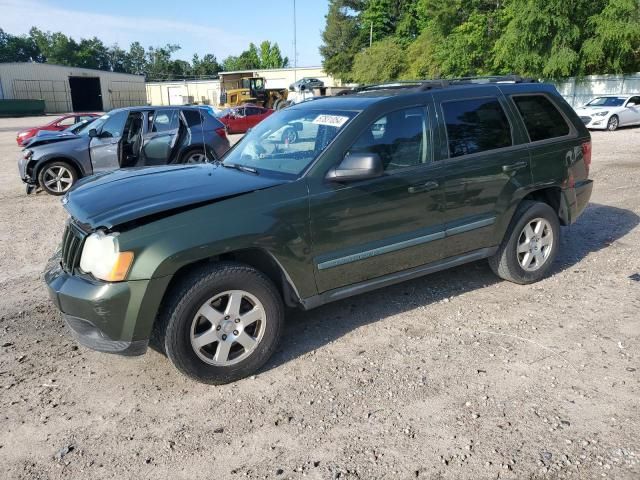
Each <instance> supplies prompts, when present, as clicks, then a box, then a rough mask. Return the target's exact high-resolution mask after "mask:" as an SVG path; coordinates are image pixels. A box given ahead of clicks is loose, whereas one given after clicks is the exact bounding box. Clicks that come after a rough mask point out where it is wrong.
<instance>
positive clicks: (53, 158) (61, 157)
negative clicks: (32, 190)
mask: <svg viewBox="0 0 640 480" xmlns="http://www.w3.org/2000/svg"><path fill="white" fill-rule="evenodd" d="M53 162H65V163H68V164H69V165H70V166H71V167H73V169H74V170H75V173H76V175H77V176H78V179H80V178H82V177H83V176H84V175H85V172H84V170H83V169H82V167H81V165H80V162H78V161H77V160H76V159H74V158H73V157H68V156H65V155H52V156H51V157H48V158H45V159H43V160H40V161H39V162H38V163H37V164H36V165H35V167H34V169H33V178H35V179H37V178H38V176H39V175H40V172H41V171H42V169H43V168H45V167H46V166H47V165H49V164H50V163H53Z"/></svg>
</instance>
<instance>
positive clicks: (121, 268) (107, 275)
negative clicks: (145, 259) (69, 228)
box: [80, 230, 133, 282]
mask: <svg viewBox="0 0 640 480" xmlns="http://www.w3.org/2000/svg"><path fill="white" fill-rule="evenodd" d="M132 263H133V252H121V251H120V248H119V246H118V237H117V235H114V234H108V235H107V234H105V233H104V232H103V231H101V230H98V231H97V232H95V233H92V234H91V235H89V236H88V237H87V239H86V241H85V242H84V247H83V249H82V256H81V257H80V268H81V269H82V271H83V272H85V273H90V274H92V275H93V276H94V277H96V278H98V279H100V280H104V281H106V282H120V281H122V280H124V279H125V278H127V274H128V273H129V269H130V268H131V264H132Z"/></svg>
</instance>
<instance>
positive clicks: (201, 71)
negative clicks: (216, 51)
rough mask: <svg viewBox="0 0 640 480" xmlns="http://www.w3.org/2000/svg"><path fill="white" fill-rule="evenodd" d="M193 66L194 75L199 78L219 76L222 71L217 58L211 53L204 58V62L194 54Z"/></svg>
mask: <svg viewBox="0 0 640 480" xmlns="http://www.w3.org/2000/svg"><path fill="white" fill-rule="evenodd" d="M191 64H192V66H193V68H192V69H193V74H194V75H197V76H211V75H217V74H218V72H219V71H220V70H221V69H222V67H221V66H220V64H219V63H218V60H217V59H216V56H215V55H213V54H211V53H207V54H206V55H205V56H204V57H202V60H200V57H199V56H198V54H194V55H193V59H192V60H191Z"/></svg>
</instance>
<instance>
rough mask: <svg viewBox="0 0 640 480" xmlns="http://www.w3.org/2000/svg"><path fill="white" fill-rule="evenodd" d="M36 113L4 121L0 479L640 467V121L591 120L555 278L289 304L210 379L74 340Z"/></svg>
mask: <svg viewBox="0 0 640 480" xmlns="http://www.w3.org/2000/svg"><path fill="white" fill-rule="evenodd" d="M35 123H38V121H37V119H33V118H31V119H29V118H23V119H0V202H1V205H2V206H1V207H0V267H1V268H0V292H1V293H2V295H0V392H1V393H0V477H3V478H11V479H20V478H29V479H32V478H38V479H49V478H51V479H58V478H65V479H76V478H77V479H85V478H93V479H98V478H136V479H139V478H151V477H154V478H184V479H195V478H224V479H227V478H229V479H234V478H275V479H281V478H282V479H284V478H294V479H297V478H302V477H307V478H311V479H336V478H340V479H376V478H393V479H396V478H397V479H410V478H429V479H481V478H507V479H509V478H514V479H515V478H517V479H523V478H528V479H537V478H582V479H593V478H600V477H608V478H615V479H627V478H628V479H631V478H640V463H639V462H640V438H639V436H638V432H640V411H639V406H640V401H639V400H640V396H639V393H640V389H639V382H638V379H639V372H638V368H640V365H639V362H638V358H639V354H638V345H639V340H640V327H639V322H638V320H639V319H640V260H639V259H640V229H639V228H638V223H639V221H640V217H639V216H638V215H639V214H640V194H639V193H638V185H640V153H638V152H639V149H638V145H640V128H635V129H624V130H620V131H618V132H615V133H605V132H598V133H594V134H593V146H594V149H593V166H592V177H593V178H594V179H595V181H596V184H595V191H594V195H593V197H592V204H591V205H590V206H589V208H588V209H587V211H586V212H585V213H584V215H583V216H582V217H581V218H580V220H579V221H578V223H577V224H575V225H573V226H572V227H570V228H564V229H563V240H562V245H561V253H560V255H559V258H558V260H557V261H556V264H555V267H554V270H553V274H552V275H551V276H550V277H549V278H547V279H546V280H544V281H542V282H540V283H538V284H535V285H531V286H518V285H514V284H511V283H507V282H503V281H499V280H498V279H497V278H496V277H495V276H494V275H493V274H492V273H491V271H490V270H489V268H488V266H487V265H486V262H479V263H475V264H471V265H467V266H464V267H460V268H456V269H454V270H450V271H447V272H442V273H438V274H434V275H431V276H429V277H425V278H423V279H419V280H416V281H411V282H407V283H403V284H401V285H397V286H395V287H391V288H387V289H384V290H380V291H377V292H373V293H370V294H366V295H361V296H358V297H355V298H352V299H349V300H345V301H341V302H338V303H335V304H332V305H328V306H325V307H322V308H320V309H317V310H315V311H311V312H306V313H305V312H292V313H291V314H290V315H289V318H288V324H287V329H286V332H285V335H284V338H283V341H282V346H281V348H280V350H279V352H278V353H277V354H276V355H275V358H273V359H272V361H271V362H270V363H269V364H268V366H267V367H266V368H264V369H263V370H262V371H261V372H260V373H259V374H257V375H256V376H254V377H251V378H249V379H246V380H242V381H239V382H236V383H234V384H232V385H228V386H223V387H214V386H205V385H200V384H197V383H194V382H192V381H190V380H187V379H186V378H184V377H182V376H181V375H179V374H178V372H177V371H176V370H175V369H174V368H173V367H172V365H171V364H170V363H169V361H168V360H167V359H166V358H164V357H163V356H161V355H160V354H158V353H156V352H153V351H149V352H148V353H147V354H146V355H144V356H142V357H137V358H121V357H116V356H109V355H105V354H100V353H96V352H92V351H89V350H86V349H84V348H82V347H77V346H76V344H75V343H74V342H73V341H72V340H71V339H70V337H69V335H68V334H67V332H66V331H65V327H64V326H63V322H62V320H61V317H60V315H59V314H58V312H57V311H56V310H55V309H54V308H53V307H52V305H51V303H50V302H49V300H48V297H47V294H46V291H45V287H44V285H43V283H42V280H41V270H42V268H43V266H44V264H45V262H46V260H47V258H48V256H49V255H50V254H51V253H52V252H53V251H54V250H55V248H56V245H57V243H58V241H59V239H60V236H61V233H62V229H63V223H64V219H65V213H64V211H63V209H62V207H61V205H60V202H59V200H58V199H56V198H54V197H48V196H46V195H44V194H39V195H33V196H29V197H27V196H26V195H25V193H24V188H23V186H22V184H21V182H20V180H19V178H18V175H17V169H16V157H17V156H18V154H19V149H18V148H17V146H16V144H15V140H14V137H15V131H16V130H18V129H19V128H21V127H26V126H29V125H32V124H35Z"/></svg>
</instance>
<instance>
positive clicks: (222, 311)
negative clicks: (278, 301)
mask: <svg viewBox="0 0 640 480" xmlns="http://www.w3.org/2000/svg"><path fill="white" fill-rule="evenodd" d="M266 320H267V319H266V314H265V310H264V307H263V306H262V303H261V302H260V301H259V300H258V299H257V298H256V297H255V296H254V295H252V294H250V293H249V292H245V291H244V290H229V291H225V292H223V293H220V294H218V295H216V296H215V297H212V298H210V299H209V300H207V301H206V302H204V304H203V305H202V306H201V307H200V308H199V309H198V312H197V313H196V314H195V316H194V318H193V321H192V322H191V332H190V339H191V346H192V348H193V351H194V352H195V353H196V355H198V357H199V358H200V359H201V360H202V361H203V362H205V363H208V364H210V365H215V366H219V367H227V366H230V365H234V364H236V363H238V362H241V361H242V360H244V359H246V358H247V357H248V356H250V355H251V354H252V353H253V351H254V350H255V349H256V347H257V346H258V344H259V343H260V341H261V340H262V337H263V336H264V332H265V327H266Z"/></svg>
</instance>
